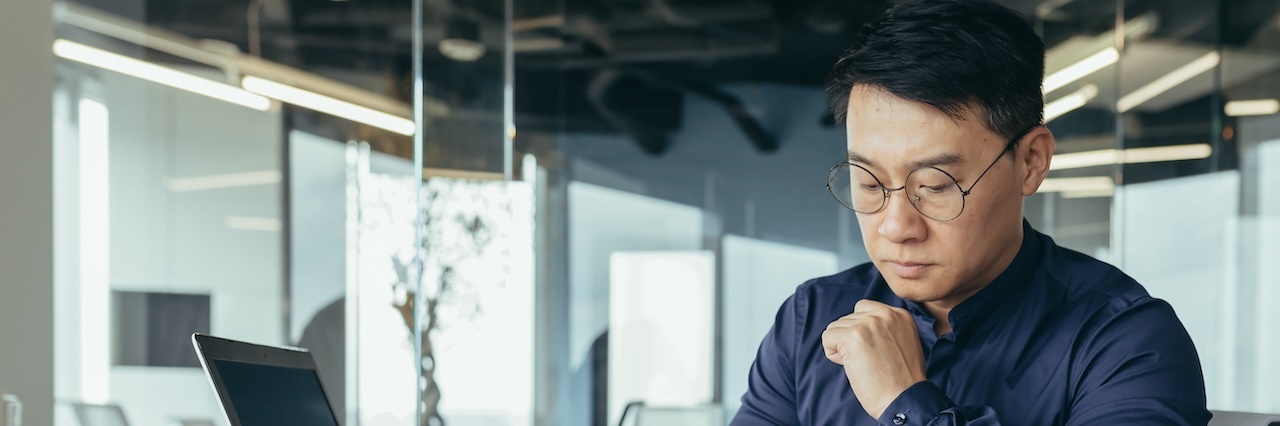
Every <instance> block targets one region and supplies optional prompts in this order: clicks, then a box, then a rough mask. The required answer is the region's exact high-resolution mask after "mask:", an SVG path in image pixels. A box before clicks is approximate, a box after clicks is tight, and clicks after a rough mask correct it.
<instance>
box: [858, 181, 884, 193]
mask: <svg viewBox="0 0 1280 426" xmlns="http://www.w3.org/2000/svg"><path fill="white" fill-rule="evenodd" d="M858 187H859V188H862V191H863V192H880V185H879V184H865V183H864V184H859V185H858Z"/></svg>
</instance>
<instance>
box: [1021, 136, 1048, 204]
mask: <svg viewBox="0 0 1280 426" xmlns="http://www.w3.org/2000/svg"><path fill="white" fill-rule="evenodd" d="M1054 144H1055V141H1054V138H1053V132H1051V131H1049V128H1047V127H1044V126H1043V125H1042V126H1040V127H1037V128H1035V130H1032V131H1031V132H1030V133H1027V135H1026V136H1023V137H1022V142H1021V143H1020V144H1019V145H1018V151H1019V152H1018V159H1019V160H1020V161H1019V163H1018V166H1019V167H1018V168H1019V169H1021V170H1022V171H1023V173H1022V174H1021V177H1022V195H1023V196H1030V195H1031V194H1035V193H1036V190H1038V189H1040V184H1041V183H1043V182H1044V179H1045V177H1046V176H1048V175H1049V162H1050V161H1052V160H1053V149H1054Z"/></svg>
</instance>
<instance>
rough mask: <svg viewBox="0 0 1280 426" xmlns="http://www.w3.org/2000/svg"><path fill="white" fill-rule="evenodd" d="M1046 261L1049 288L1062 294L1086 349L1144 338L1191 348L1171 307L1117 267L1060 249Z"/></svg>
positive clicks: (1079, 339)
mask: <svg viewBox="0 0 1280 426" xmlns="http://www.w3.org/2000/svg"><path fill="white" fill-rule="evenodd" d="M1045 261H1046V262H1045V268H1044V273H1046V274H1048V281H1049V285H1050V286H1053V287H1056V288H1057V289H1056V291H1060V292H1062V293H1063V294H1064V296H1065V302H1066V306H1067V308H1068V309H1067V312H1069V315H1071V316H1072V317H1074V318H1075V320H1074V322H1076V324H1077V331H1076V338H1077V339H1078V343H1082V344H1085V345H1084V347H1088V346H1092V345H1089V344H1087V343H1090V342H1092V343H1099V341H1100V340H1099V339H1101V340H1102V341H1109V340H1112V338H1118V339H1128V340H1132V341H1141V340H1145V338H1144V337H1143V336H1146V337H1149V338H1151V339H1159V340H1166V341H1167V340H1169V339H1172V340H1173V341H1175V342H1176V343H1178V344H1179V345H1184V346H1185V345H1189V344H1190V339H1189V337H1187V333H1186V329H1185V327H1184V326H1183V325H1182V322H1181V321H1180V320H1179V319H1178V316H1177V314H1176V313H1175V312H1174V310H1173V307H1172V306H1170V305H1169V303H1168V302H1165V301H1164V300H1160V299H1157V298H1155V297H1152V296H1151V294H1150V293H1148V292H1147V289H1146V288H1145V287H1143V286H1142V284H1140V283H1139V282H1138V281H1137V280H1135V279H1133V277H1130V276H1129V275H1127V274H1125V273H1124V272H1122V271H1120V269H1119V268H1116V267H1115V266H1112V265H1111V264H1108V263H1106V262H1103V261H1101V260H1098V259H1094V258H1092V257H1090V256H1087V255H1084V254H1081V253H1079V252H1076V251H1073V250H1070V249H1066V248H1062V247H1057V246H1056V245H1055V246H1053V248H1052V250H1050V251H1048V252H1047V257H1046V258H1045ZM1107 336H1110V337H1108V338H1104V337H1107ZM1082 349H1083V348H1082Z"/></svg>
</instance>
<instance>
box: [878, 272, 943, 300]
mask: <svg viewBox="0 0 1280 426" xmlns="http://www.w3.org/2000/svg"><path fill="white" fill-rule="evenodd" d="M885 282H887V283H889V289H890V290H893V294H896V295H898V297H901V298H903V299H907V300H910V301H912V302H916V303H924V302H932V301H935V300H941V299H943V298H945V297H946V292H945V291H940V290H941V289H942V287H943V286H942V285H941V284H937V283H936V281H934V280H918V279H916V280H904V279H902V278H898V277H889V276H886V277H885Z"/></svg>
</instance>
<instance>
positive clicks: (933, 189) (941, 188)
mask: <svg viewBox="0 0 1280 426" xmlns="http://www.w3.org/2000/svg"><path fill="white" fill-rule="evenodd" d="M950 189H951V185H950V184H945V183H944V184H940V185H920V191H921V192H926V193H929V194H941V193H944V192H947V191H949V190H950Z"/></svg>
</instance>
